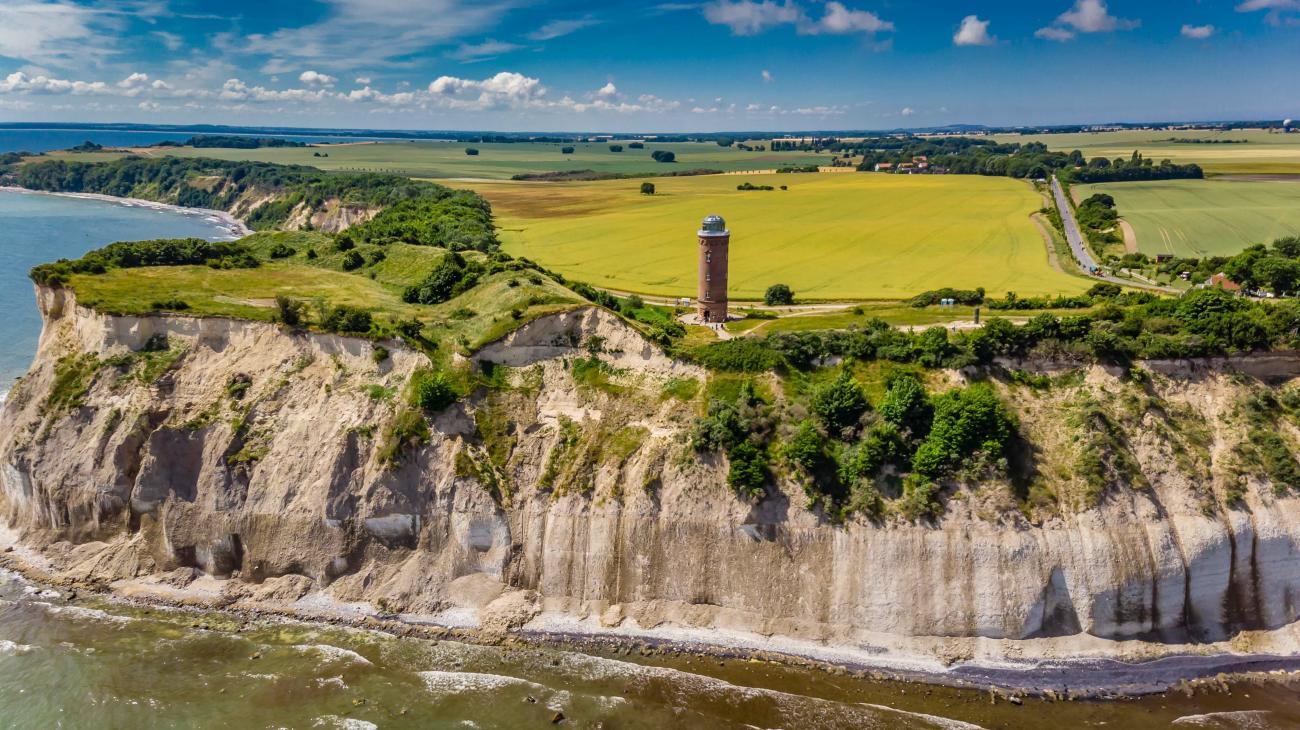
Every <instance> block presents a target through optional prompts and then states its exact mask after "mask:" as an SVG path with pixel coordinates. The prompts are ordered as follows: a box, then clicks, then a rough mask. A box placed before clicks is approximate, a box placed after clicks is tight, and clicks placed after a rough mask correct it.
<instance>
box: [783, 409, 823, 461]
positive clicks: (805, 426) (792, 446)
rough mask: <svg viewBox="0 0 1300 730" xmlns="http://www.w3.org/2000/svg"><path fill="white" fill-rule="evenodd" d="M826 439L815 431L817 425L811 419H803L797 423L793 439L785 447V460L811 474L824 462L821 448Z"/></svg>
mask: <svg viewBox="0 0 1300 730" xmlns="http://www.w3.org/2000/svg"><path fill="white" fill-rule="evenodd" d="M825 440H826V437H825V436H823V435H822V434H821V432H820V431H818V430H817V424H815V423H813V422H812V420H811V419H808V418H805V419H804V420H802V421H800V422H799V428H798V430H796V431H795V434H794V438H791V439H790V442H789V443H787V444H786V445H785V458H787V459H789V460H790V462H791V463H794V464H798V465H799V466H801V467H803V468H804V469H805V470H806V471H808V472H813V471H815V470H816V469H817V467H818V466H820V465H821V463H822V462H823V461H824V460H825V458H826V454H825V451H824V450H823V448H822V445H823V443H824V442H825Z"/></svg>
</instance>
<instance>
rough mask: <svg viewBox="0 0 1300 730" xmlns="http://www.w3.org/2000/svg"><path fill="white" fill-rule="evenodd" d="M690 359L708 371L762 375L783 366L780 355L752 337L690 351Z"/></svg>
mask: <svg viewBox="0 0 1300 730" xmlns="http://www.w3.org/2000/svg"><path fill="white" fill-rule="evenodd" d="M690 354H691V357H692V358H693V359H694V360H695V361H696V362H698V363H699V364H701V365H703V366H704V367H706V368H709V369H710V370H720V371H725V372H733V373H764V372H767V371H769V370H774V369H776V368H777V367H779V366H781V365H782V364H783V360H782V357H781V354H780V353H778V352H775V351H774V350H772V349H771V348H769V347H767V346H766V345H765V344H764V343H763V342H762V341H760V340H756V339H754V338H752V337H738V338H736V339H732V340H723V341H720V342H714V343H711V344H708V345H705V346H703V347H697V348H695V349H694V350H692V351H691V353H690Z"/></svg>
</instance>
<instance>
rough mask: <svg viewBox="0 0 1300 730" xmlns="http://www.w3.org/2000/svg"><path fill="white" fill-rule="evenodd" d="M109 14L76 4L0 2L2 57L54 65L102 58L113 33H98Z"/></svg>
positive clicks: (0, 51) (0, 46)
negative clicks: (98, 28) (99, 27)
mask: <svg viewBox="0 0 1300 730" xmlns="http://www.w3.org/2000/svg"><path fill="white" fill-rule="evenodd" d="M106 20H107V18H106V16H105V15H104V14H102V13H99V12H97V11H95V10H93V9H91V8H88V7H84V6H81V5H74V4H72V3H53V2H36V1H32V2H23V0H17V2H11V1H6V2H3V3H0V56H6V57H8V58H17V59H21V60H24V61H31V62H32V63H37V64H42V65H50V66H68V65H70V64H72V63H74V62H76V61H81V62H84V61H86V60H97V59H102V58H103V57H104V56H106V55H108V54H109V53H110V47H109V44H110V43H111V38H112V36H111V35H108V34H102V33H97V32H96V27H97V26H101V25H103V24H104V23H105V21H106Z"/></svg>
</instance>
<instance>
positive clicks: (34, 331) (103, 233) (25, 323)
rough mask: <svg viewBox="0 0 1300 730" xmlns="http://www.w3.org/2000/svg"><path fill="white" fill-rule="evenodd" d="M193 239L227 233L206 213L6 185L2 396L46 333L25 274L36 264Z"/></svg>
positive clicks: (0, 197)
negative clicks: (119, 245)
mask: <svg viewBox="0 0 1300 730" xmlns="http://www.w3.org/2000/svg"><path fill="white" fill-rule="evenodd" d="M187 236H198V237H201V238H208V239H213V240H215V239H218V238H225V237H227V236H226V231H225V230H224V229H223V228H221V227H220V226H218V225H216V223H214V222H212V221H210V220H208V219H206V218H205V217H203V216H198V215H185V214H182V213H177V212H174V211H166V210H156V209H150V208H143V207H137V206H128V205H120V204H117V203H110V202H105V201H99V200H83V199H79V198H65V197H61V196H55V195H37V194H28V193H19V192H12V191H7V190H0V313H3V314H0V393H3V392H6V391H8V390H9V386H10V385H11V384H12V383H13V381H14V378H16V377H18V376H19V375H22V374H23V372H25V371H26V370H27V367H28V366H29V365H30V364H31V361H32V355H33V354H35V352H36V340H37V338H38V337H39V336H40V333H41V319H40V315H39V314H38V313H37V311H36V303H35V299H34V297H33V296H32V284H31V281H30V280H29V279H28V278H27V272H28V271H29V270H30V269H31V268H32V267H33V266H35V265H37V264H40V263H44V262H46V261H54V260H56V259H60V258H76V257H78V256H80V255H81V254H83V253H85V252H86V251H89V250H90V249H93V248H98V247H100V246H103V245H104V244H107V243H112V242H113V241H129V240H140V239H145V238H173V237H187Z"/></svg>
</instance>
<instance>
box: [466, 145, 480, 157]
mask: <svg viewBox="0 0 1300 730" xmlns="http://www.w3.org/2000/svg"><path fill="white" fill-rule="evenodd" d="M465 154H467V155H469V156H470V157H473V156H474V155H477V154H478V149H477V148H474V147H466V148H465Z"/></svg>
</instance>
